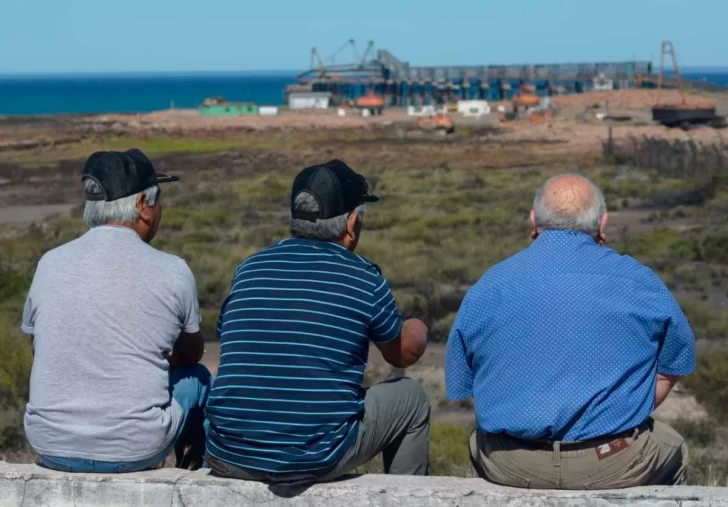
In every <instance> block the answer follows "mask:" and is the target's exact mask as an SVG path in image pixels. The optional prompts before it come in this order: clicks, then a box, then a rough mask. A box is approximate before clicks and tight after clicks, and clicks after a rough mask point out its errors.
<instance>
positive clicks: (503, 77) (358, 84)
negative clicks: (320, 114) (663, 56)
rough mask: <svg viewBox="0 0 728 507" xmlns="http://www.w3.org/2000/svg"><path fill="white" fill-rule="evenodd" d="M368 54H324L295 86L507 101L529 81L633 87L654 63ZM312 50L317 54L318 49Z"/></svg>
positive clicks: (577, 88)
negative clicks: (411, 59)
mask: <svg viewBox="0 0 728 507" xmlns="http://www.w3.org/2000/svg"><path fill="white" fill-rule="evenodd" d="M350 43H351V44H352V46H353V47H354V48H356V46H355V44H354V42H353V41H350ZM371 46H372V43H370V48H371ZM368 53H369V49H368V50H367V52H366V53H365V55H364V58H359V59H358V60H359V61H357V62H355V63H349V64H331V65H324V63H323V61H322V60H321V59H320V58H319V66H318V67H314V66H313V65H312V68H311V69H310V70H308V71H306V72H303V73H302V74H299V75H298V76H297V81H298V84H297V85H292V86H291V87H290V88H291V89H297V90H300V89H309V90H313V91H326V92H331V93H332V99H333V102H334V103H343V102H349V101H354V100H356V99H357V98H358V97H360V96H362V95H366V94H367V93H368V92H369V89H370V88H371V87H374V88H375V90H376V93H377V94H378V95H382V96H384V97H385V103H386V104H388V105H390V106H409V105H426V104H442V103H444V102H454V101H456V100H459V99H470V100H478V99H483V100H490V101H497V100H508V99H511V98H512V97H513V96H514V95H517V94H518V93H519V89H520V87H521V85H524V84H525V85H530V86H531V87H533V89H534V90H535V93H536V94H538V95H541V96H547V95H556V94H568V93H582V92H585V91H588V90H590V89H592V88H593V80H594V79H595V78H598V77H604V78H606V79H610V80H612V81H613V83H614V87H615V88H616V89H619V88H633V87H637V86H642V84H641V83H642V82H643V81H644V80H645V78H647V77H650V76H652V63H651V62H647V61H628V62H616V63H614V62H593V63H574V64H536V65H478V66H454V67H449V66H435V67H414V66H410V64H409V63H407V62H403V61H400V60H398V59H397V58H395V57H394V56H393V55H392V54H391V53H390V52H389V51H386V50H380V51H378V52H377V57H376V58H375V59H372V60H369V61H366V59H365V57H366V54H368ZM313 55H314V56H318V53H317V52H316V50H315V49H314V50H313ZM357 56H358V55H357ZM287 91H288V90H287Z"/></svg>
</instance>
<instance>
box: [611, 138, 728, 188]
mask: <svg viewBox="0 0 728 507" xmlns="http://www.w3.org/2000/svg"><path fill="white" fill-rule="evenodd" d="M602 144H603V146H602V155H603V158H604V161H605V163H607V164H610V165H612V164H613V165H626V166H628V167H633V168H636V169H646V170H652V171H657V172H659V173H661V174H664V175H665V176H669V177H675V178H686V179H694V178H701V179H702V178H711V177H714V176H718V177H722V176H728V144H726V142H725V141H721V142H720V143H719V144H708V145H706V144H704V143H702V142H699V141H695V140H693V139H691V140H689V141H681V140H679V139H676V140H673V141H670V140H667V139H661V138H656V137H647V136H644V137H630V138H629V139H626V140H620V141H615V140H614V138H613V137H612V129H611V128H610V129H609V137H608V138H607V140H605V141H603V143H602Z"/></svg>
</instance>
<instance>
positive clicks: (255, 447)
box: [207, 238, 402, 476]
mask: <svg viewBox="0 0 728 507" xmlns="http://www.w3.org/2000/svg"><path fill="white" fill-rule="evenodd" d="M401 327H402V318H401V316H400V313H399V311H398V309H397V305H396V303H395V301H394V297H393V296H392V292H391V290H390V288H389V284H388V283H387V281H386V280H385V279H384V278H383V277H382V275H381V273H380V271H379V268H378V267H377V266H376V265H374V264H372V263H371V262H369V261H367V260H366V259H364V258H363V257H361V256H359V255H356V254H354V253H352V252H350V251H349V250H347V249H346V248H344V247H343V246H341V245H338V244H336V243H331V242H325V241H317V240H311V239H302V238H292V239H286V240H283V241H281V242H279V243H277V244H276V245H273V246H271V247H269V248H267V249H265V250H263V251H261V252H259V253H257V254H255V255H253V256H251V257H249V258H248V259H246V260H245V261H244V262H243V263H242V264H240V266H238V268H237V270H236V272H235V277H234V279H233V282H232V288H231V289H230V293H229V295H228V297H227V298H226V300H225V302H224V303H223V306H222V310H221V313H220V318H219V320H218V329H217V333H218V337H219V338H220V343H221V346H220V367H219V370H218V376H217V378H216V379H215V382H214V385H213V388H212V391H211V393H210V397H209V401H208V404H207V416H208V419H209V422H210V429H209V432H208V440H207V452H208V453H209V454H210V455H211V456H212V457H213V458H215V459H217V460H220V461H222V462H225V463H229V464H231V465H235V466H238V467H242V468H245V469H252V470H258V471H262V472H266V473H269V474H275V475H279V476H285V475H287V474H300V473H313V474H316V473H325V472H326V471H328V469H330V468H331V467H333V466H334V465H335V464H336V463H337V462H338V461H339V460H340V459H341V458H342V457H343V455H344V454H345V453H346V451H347V450H348V449H349V448H350V447H351V445H352V444H353V443H354V441H355V440H356V436H357V431H358V423H359V420H360V418H361V415H362V413H363V408H364V390H363V389H362V387H361V384H362V380H363V377H364V368H365V367H366V364H367V357H368V351H369V340H370V339H371V340H372V341H374V342H378V343H386V342H388V341H391V340H394V339H396V338H397V337H398V336H399V332H400V330H401Z"/></svg>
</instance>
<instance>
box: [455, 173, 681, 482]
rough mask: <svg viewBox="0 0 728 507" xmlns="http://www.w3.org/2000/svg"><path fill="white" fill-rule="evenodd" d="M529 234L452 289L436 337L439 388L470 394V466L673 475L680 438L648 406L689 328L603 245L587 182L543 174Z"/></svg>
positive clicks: (662, 387)
mask: <svg viewBox="0 0 728 507" xmlns="http://www.w3.org/2000/svg"><path fill="white" fill-rule="evenodd" d="M531 223H532V226H533V229H532V233H531V237H532V238H533V239H534V240H535V241H534V242H533V243H532V244H531V245H530V246H529V247H528V248H526V249H525V250H523V251H522V252H519V253H518V254H516V255H514V256H513V257H511V258H509V259H506V260H505V261H503V262H501V263H500V264H498V265H496V266H494V267H493V268H491V269H490V270H488V271H487V272H486V273H485V275H483V277H482V278H481V280H480V281H479V282H478V283H477V284H476V285H474V286H473V287H472V288H471V289H470V291H469V292H468V294H467V295H466V297H465V299H464V301H463V303H462V306H461V307H460V311H459V312H458V316H457V318H456V320H455V323H454V325H453V328H452V330H451V333H450V337H449V340H448V344H447V356H446V361H445V380H446V385H447V394H448V398H449V399H450V400H453V401H455V400H463V399H467V398H471V397H472V398H473V399H474V404H475V415H476V419H477V429H476V430H475V431H474V432H473V434H472V436H471V439H470V453H471V458H472V462H473V466H474V467H475V469H476V471H477V472H478V474H479V475H480V476H481V477H482V478H484V479H486V480H488V481H491V482H495V483H499V484H503V485H507V486H515V487H524V488H545V489H611V488H625V487H631V486H643V485H656V484H664V485H666V484H681V483H683V482H684V481H685V474H686V469H687V448H686V446H685V442H684V440H683V439H682V438H681V437H680V435H679V434H678V433H677V432H675V430H673V429H672V428H670V427H669V426H667V425H666V424H664V423H661V422H658V421H654V420H653V419H652V418H651V414H652V412H653V410H654V409H655V408H657V407H658V406H659V405H660V404H661V403H662V402H663V401H664V400H665V398H666V397H667V395H668V393H669V392H670V389H672V387H673V386H674V385H675V382H677V380H678V379H679V378H680V377H682V376H685V375H689V374H691V373H692V372H693V370H694V368H695V337H694V335H693V331H692V329H691V328H690V325H689V324H688V321H687V319H686V318H685V315H684V314H683V312H682V310H681V309H680V306H679V305H678V303H677V302H676V301H675V299H674V298H673V296H672V295H671V294H670V291H669V290H668V289H667V287H665V285H664V284H663V283H662V281H661V280H660V278H659V277H658V276H657V275H656V274H655V273H654V272H653V271H652V270H650V269H649V268H647V267H645V266H643V265H641V264H640V263H639V262H637V261H636V260H634V259H632V258H631V257H628V256H623V255H619V254H618V253H616V252H615V251H614V250H612V249H610V248H607V247H605V246H603V243H604V241H605V234H604V228H605V227H606V224H607V210H606V205H605V203H604V197H603V195H602V192H601V191H600V190H599V188H598V187H597V186H596V185H594V184H593V183H592V182H591V181H589V180H588V179H586V178H583V177H581V176H578V175H560V176H556V177H554V178H551V179H550V180H548V181H547V182H546V183H545V184H544V185H543V186H542V187H541V188H540V189H539V190H538V193H537V194H536V199H535V201H534V203H533V210H532V211H531Z"/></svg>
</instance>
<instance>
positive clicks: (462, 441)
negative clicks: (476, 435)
mask: <svg viewBox="0 0 728 507" xmlns="http://www.w3.org/2000/svg"><path fill="white" fill-rule="evenodd" d="M472 431H473V428H472V427H470V426H463V425H458V424H448V423H437V422H436V423H434V424H433V425H432V429H431V431H430V440H431V445H430V475H442V476H451V477H476V475H475V470H473V467H472V465H471V464H470V451H469V450H468V440H469V439H470V433H471V432H472ZM356 473H358V474H381V473H384V465H383V464H382V458H381V456H377V457H376V458H375V459H373V460H372V461H370V462H369V463H366V464H364V465H362V466H360V467H359V468H357V469H356Z"/></svg>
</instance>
